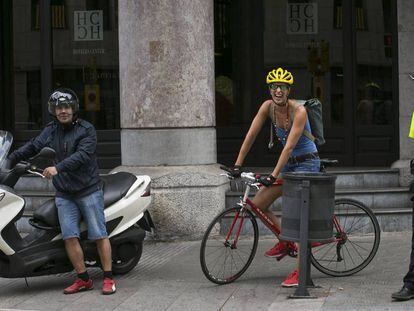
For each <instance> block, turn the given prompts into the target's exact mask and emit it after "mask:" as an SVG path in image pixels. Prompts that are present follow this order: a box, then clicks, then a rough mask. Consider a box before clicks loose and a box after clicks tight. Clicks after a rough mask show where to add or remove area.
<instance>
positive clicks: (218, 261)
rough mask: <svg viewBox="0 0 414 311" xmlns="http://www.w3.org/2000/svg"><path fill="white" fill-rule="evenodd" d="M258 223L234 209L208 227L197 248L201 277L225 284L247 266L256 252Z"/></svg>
mask: <svg viewBox="0 0 414 311" xmlns="http://www.w3.org/2000/svg"><path fill="white" fill-rule="evenodd" d="M258 240H259V231H258V227H257V221H256V219H255V218H254V216H253V214H252V213H251V212H250V211H249V210H242V209H241V207H233V208H229V209H227V210H225V211H224V212H222V213H220V214H219V215H218V216H216V218H214V220H213V221H212V222H211V224H210V225H209V226H208V228H207V231H206V233H205V234H204V237H203V240H202V242H201V248H200V264H201V269H202V270H203V273H204V275H205V276H206V277H207V279H209V280H210V281H211V282H213V283H216V284H220V285H221V284H228V283H231V282H233V281H235V280H236V279H237V278H239V277H240V276H241V275H242V274H243V273H244V272H245V271H246V270H247V268H248V267H249V266H250V264H251V262H252V260H253V258H254V255H255V254H256V250H257V243H258Z"/></svg>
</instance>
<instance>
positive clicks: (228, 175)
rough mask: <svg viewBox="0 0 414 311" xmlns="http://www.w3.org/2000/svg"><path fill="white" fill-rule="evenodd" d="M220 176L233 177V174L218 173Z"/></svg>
mask: <svg viewBox="0 0 414 311" xmlns="http://www.w3.org/2000/svg"><path fill="white" fill-rule="evenodd" d="M220 176H226V177H227V178H228V179H234V177H233V176H231V175H230V174H228V173H227V174H220Z"/></svg>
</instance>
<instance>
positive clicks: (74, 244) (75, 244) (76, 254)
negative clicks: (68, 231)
mask: <svg viewBox="0 0 414 311" xmlns="http://www.w3.org/2000/svg"><path fill="white" fill-rule="evenodd" d="M65 249H66V253H67V255H68V257H69V260H70V262H71V263H72V266H73V268H74V269H75V271H76V273H77V274H81V273H83V272H85V271H86V267H85V262H84V259H83V250H82V248H81V246H80V244H79V240H78V238H69V239H67V240H65Z"/></svg>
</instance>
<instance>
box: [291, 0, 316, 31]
mask: <svg viewBox="0 0 414 311" xmlns="http://www.w3.org/2000/svg"><path fill="white" fill-rule="evenodd" d="M286 9H287V12H286V13H287V14H286V16H287V20H286V33H287V34H289V35H308V34H317V33H318V4H317V3H288V4H287V6H286Z"/></svg>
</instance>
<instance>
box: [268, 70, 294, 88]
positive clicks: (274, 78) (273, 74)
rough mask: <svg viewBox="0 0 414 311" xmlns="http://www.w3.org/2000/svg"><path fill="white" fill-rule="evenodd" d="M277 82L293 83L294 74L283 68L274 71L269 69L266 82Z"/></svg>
mask: <svg viewBox="0 0 414 311" xmlns="http://www.w3.org/2000/svg"><path fill="white" fill-rule="evenodd" d="M275 82H282V83H286V84H289V85H292V84H293V76H292V74H291V73H290V72H289V71H287V70H284V69H282V68H280V67H279V68H277V69H273V70H272V71H269V73H268V74H267V77H266V83H267V84H271V83H275Z"/></svg>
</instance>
